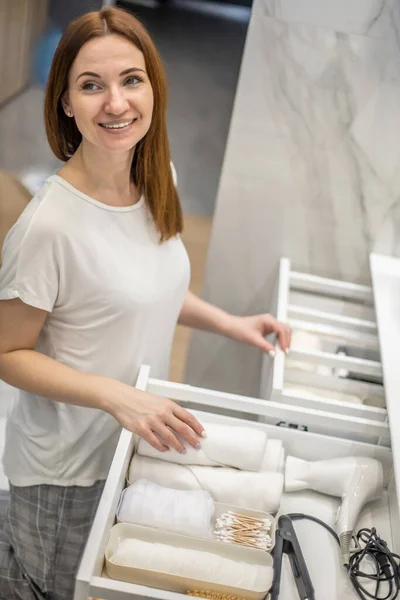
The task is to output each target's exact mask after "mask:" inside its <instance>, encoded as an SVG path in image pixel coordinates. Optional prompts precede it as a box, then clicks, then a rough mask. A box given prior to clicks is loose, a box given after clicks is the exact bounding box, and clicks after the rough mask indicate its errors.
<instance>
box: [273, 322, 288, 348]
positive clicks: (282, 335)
mask: <svg viewBox="0 0 400 600" xmlns="http://www.w3.org/2000/svg"><path fill="white" fill-rule="evenodd" d="M276 333H277V336H278V340H279V346H280V347H281V348H282V350H283V352H286V350H287V348H288V342H287V336H286V329H285V327H284V326H283V325H280V326H279V327H278V329H277V332H276Z"/></svg>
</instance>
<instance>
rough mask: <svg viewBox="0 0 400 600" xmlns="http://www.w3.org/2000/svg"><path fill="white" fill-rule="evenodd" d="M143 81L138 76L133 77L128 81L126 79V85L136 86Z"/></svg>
mask: <svg viewBox="0 0 400 600" xmlns="http://www.w3.org/2000/svg"><path fill="white" fill-rule="evenodd" d="M141 81H142V80H141V79H140V78H139V77H137V76H136V75H131V77H128V78H127V79H125V84H126V85H136V84H137V83H140V82H141Z"/></svg>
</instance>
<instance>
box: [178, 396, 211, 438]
mask: <svg viewBox="0 0 400 600" xmlns="http://www.w3.org/2000/svg"><path fill="white" fill-rule="evenodd" d="M172 412H173V414H174V415H175V417H177V418H178V419H179V420H180V421H183V422H184V423H186V425H189V427H190V428H191V429H193V431H194V432H195V433H197V435H199V436H200V437H207V435H206V431H205V429H204V427H203V425H202V424H201V423H200V422H199V421H198V420H197V419H196V417H195V416H194V415H192V413H190V412H189V411H188V410H186V409H185V408H182V406H179V404H176V405H175V406H174V408H173V409H172Z"/></svg>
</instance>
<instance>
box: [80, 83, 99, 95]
mask: <svg viewBox="0 0 400 600" xmlns="http://www.w3.org/2000/svg"><path fill="white" fill-rule="evenodd" d="M82 89H83V90H87V91H89V92H93V91H95V90H98V89H99V86H98V85H97V83H93V82H91V81H88V82H87V83H84V84H83V86H82Z"/></svg>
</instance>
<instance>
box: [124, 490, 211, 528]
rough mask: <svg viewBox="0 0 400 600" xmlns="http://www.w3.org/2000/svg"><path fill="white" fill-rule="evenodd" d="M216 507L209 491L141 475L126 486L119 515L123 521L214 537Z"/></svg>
mask: <svg viewBox="0 0 400 600" xmlns="http://www.w3.org/2000/svg"><path fill="white" fill-rule="evenodd" d="M214 510H215V506H214V502H213V499H212V498H211V495H210V494H209V492H206V491H204V490H196V491H183V490H174V489H171V488H166V487H163V486H160V485H157V484H156V483H152V482H151V481H146V480H145V479H140V480H139V481H135V483H134V484H133V485H130V486H129V487H128V488H126V489H125V490H123V492H122V496H121V502H120V505H119V508H118V512H117V516H118V518H119V520H120V521H122V522H124V523H136V524H137V525H146V526H148V527H156V528H159V529H169V530H171V531H177V532H179V533H183V534H186V535H195V536H200V537H211V535H212V532H211V518H212V516H213V514H214Z"/></svg>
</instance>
